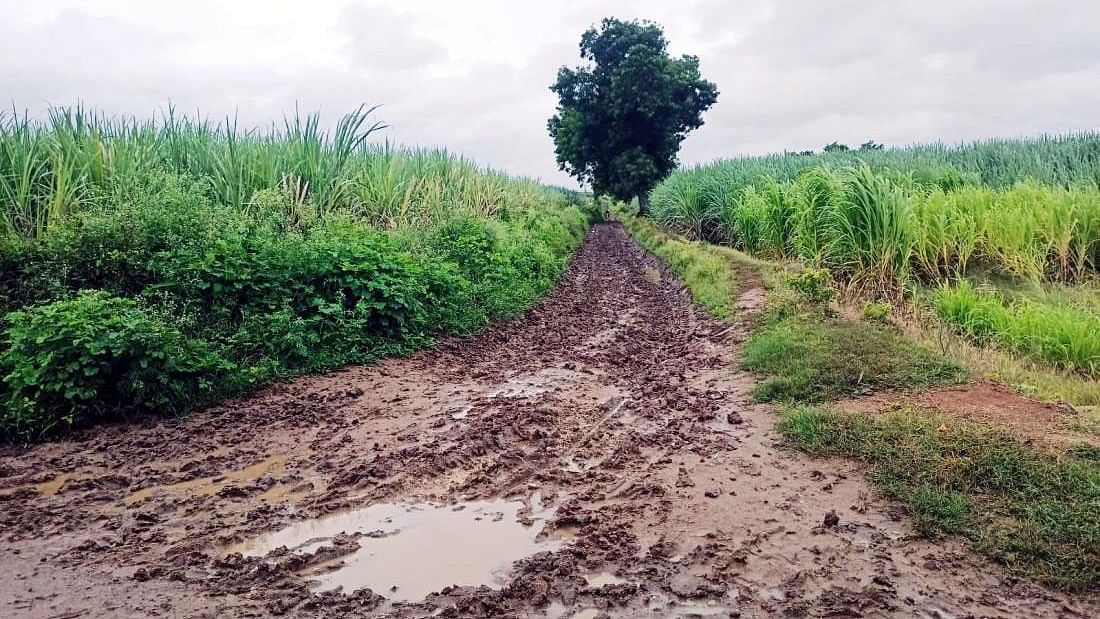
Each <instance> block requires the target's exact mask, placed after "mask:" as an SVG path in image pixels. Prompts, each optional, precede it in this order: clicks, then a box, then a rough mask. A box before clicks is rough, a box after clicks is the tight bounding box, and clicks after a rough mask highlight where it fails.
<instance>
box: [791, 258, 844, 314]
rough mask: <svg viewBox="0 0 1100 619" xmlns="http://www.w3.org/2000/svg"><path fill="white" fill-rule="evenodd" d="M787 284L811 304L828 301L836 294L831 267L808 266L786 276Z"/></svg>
mask: <svg viewBox="0 0 1100 619" xmlns="http://www.w3.org/2000/svg"><path fill="white" fill-rule="evenodd" d="M784 281H785V283H786V284H787V286H789V287H790V288H792V289H793V290H794V291H795V292H797V293H798V295H799V296H800V297H802V299H803V300H804V301H806V302H808V303H811V304H815V305H818V304H822V303H827V302H828V301H829V300H830V299H832V298H833V296H834V295H835V294H836V290H835V289H834V288H833V274H832V272H831V271H829V269H819V268H814V267H806V268H804V269H802V270H801V271H798V272H796V273H790V274H788V275H787V276H786V277H785V278H784Z"/></svg>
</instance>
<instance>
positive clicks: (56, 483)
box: [34, 473, 73, 496]
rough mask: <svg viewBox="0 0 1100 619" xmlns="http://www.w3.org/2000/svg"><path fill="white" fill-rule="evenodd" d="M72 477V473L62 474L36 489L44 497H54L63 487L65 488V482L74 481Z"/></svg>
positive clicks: (37, 486)
mask: <svg viewBox="0 0 1100 619" xmlns="http://www.w3.org/2000/svg"><path fill="white" fill-rule="evenodd" d="M72 477H73V475H72V473H62V474H60V475H58V476H57V477H54V478H53V479H51V480H50V481H45V482H42V483H40V484H38V485H36V486H35V487H34V489H35V490H37V491H38V494H40V495H42V496H53V495H55V494H57V493H58V492H60V491H61V486H64V485H65V482H67V481H69V480H70V479H72Z"/></svg>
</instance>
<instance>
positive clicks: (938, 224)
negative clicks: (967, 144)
mask: <svg viewBox="0 0 1100 619" xmlns="http://www.w3.org/2000/svg"><path fill="white" fill-rule="evenodd" d="M707 174H708V171H705V170H695V171H689V172H681V173H677V175H673V177H671V178H670V179H669V180H668V181H666V183H667V187H677V188H678V189H677V191H678V192H679V195H680V196H681V197H682V198H684V200H682V202H684V203H685V204H679V203H678V204H677V205H674V206H670V205H668V204H666V203H665V199H666V193H665V191H666V188H667V187H666V185H661V186H658V188H657V189H655V190H654V193H653V199H652V209H651V213H652V216H653V218H654V219H655V220H656V221H657V222H658V223H661V224H662V225H665V226H666V227H668V228H670V229H673V230H676V231H678V232H681V233H683V234H685V235H687V236H689V237H691V238H706V239H707V240H711V241H716V242H722V243H726V244H729V245H732V246H735V247H738V248H740V249H743V250H745V251H747V252H749V253H752V254H757V255H761V256H764V257H769V258H777V259H798V260H802V261H804V262H808V263H810V264H815V265H821V266H826V267H829V268H830V269H831V270H832V271H833V272H834V273H836V274H837V275H838V276H839V277H840V279H841V280H843V281H846V282H847V283H848V284H849V285H850V286H851V287H852V288H853V289H855V290H856V291H857V292H864V293H869V294H876V295H884V294H889V293H891V292H897V291H900V290H902V289H904V287H905V286H906V285H907V284H908V283H910V282H912V281H913V280H914V279H915V280H918V281H921V282H939V281H946V280H950V279H953V278H956V277H958V276H959V275H960V274H963V273H965V272H966V271H967V270H968V269H969V268H971V267H973V266H977V265H981V266H983V267H985V268H987V269H989V270H991V271H994V272H999V273H1002V274H1004V275H1008V276H1012V277H1017V278H1023V279H1030V280H1033V281H1068V282H1074V281H1080V280H1082V279H1085V278H1086V277H1088V276H1089V275H1090V274H1092V273H1094V272H1095V270H1096V266H1097V263H1098V262H1097V261H1098V257H1100V188H1097V187H1092V186H1070V187H1058V186H1050V185H1040V184H1037V183H1035V182H1020V183H1017V184H1015V185H1012V186H1010V187H1005V188H991V187H983V186H975V185H970V184H965V183H964V184H960V185H953V184H947V186H948V187H949V188H944V187H943V186H941V185H939V184H935V183H932V184H929V183H926V182H923V181H918V180H915V178H916V177H915V175H914V174H908V175H904V176H899V175H897V174H895V173H890V172H887V171H883V170H875V169H873V168H872V167H870V166H869V165H866V164H860V165H857V166H854V167H849V168H842V169H830V168H825V167H814V168H809V169H806V170H804V171H802V172H801V173H800V174H799V175H798V176H797V177H795V178H794V179H793V180H790V181H777V180H776V179H774V178H771V177H760V178H758V179H756V180H753V181H751V182H749V183H748V184H745V185H743V186H739V185H736V184H730V185H725V188H726V193H725V194H724V195H723V196H722V197H721V198H720V199H719V198H716V197H714V196H716V195H718V190H717V189H716V187H718V186H719V185H720V184H721V183H722V182H725V181H724V180H723V179H728V178H729V177H730V174H729V172H728V171H727V170H723V169H722V168H721V167H720V166H718V167H716V168H714V170H713V173H712V175H711V176H710V177H709V178H708V177H707ZM693 182H696V183H698V191H693V190H692V189H691V188H690V185H691V183H693ZM704 188H705V189H706V191H705V192H704V191H703V189H704ZM704 193H705V195H708V196H711V197H708V198H707V200H711V201H714V204H716V206H714V207H713V208H711V207H709V206H708V205H707V203H705V202H704V201H702V200H698V198H699V196H700V195H703V194H704ZM691 196H694V197H695V198H697V200H696V202H694V203H691V202H690V200H687V197H691ZM685 213H690V216H688V215H685ZM708 232H709V235H708Z"/></svg>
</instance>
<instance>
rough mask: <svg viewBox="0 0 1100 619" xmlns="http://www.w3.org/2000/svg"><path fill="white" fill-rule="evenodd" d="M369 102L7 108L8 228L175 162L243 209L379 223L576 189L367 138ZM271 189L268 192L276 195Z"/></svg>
mask: <svg viewBox="0 0 1100 619" xmlns="http://www.w3.org/2000/svg"><path fill="white" fill-rule="evenodd" d="M374 114H375V110H374V108H368V107H365V106H363V107H360V108H358V109H357V110H354V111H353V112H351V113H349V114H347V115H345V116H343V117H342V118H341V119H340V120H339V121H338V122H337V123H336V125H335V127H334V128H333V129H332V130H326V129H325V128H324V127H323V126H322V123H321V119H320V116H319V115H318V114H301V113H299V112H297V111H296V112H295V114H294V115H293V116H289V117H287V118H286V119H284V121H283V123H282V126H281V127H277V126H272V127H271V128H270V129H268V130H265V131H259V130H254V129H253V130H241V129H239V128H238V127H237V124H236V121H234V120H226V121H225V122H223V123H212V122H210V121H208V120H204V119H193V118H189V117H186V116H178V115H177V114H176V113H175V111H174V110H172V109H171V108H170V109H169V110H168V111H167V112H165V113H164V114H163V115H162V117H160V118H155V119H150V120H137V119H132V118H131V119H119V118H111V117H106V116H103V115H100V114H98V113H96V112H95V111H94V110H88V109H85V108H79V107H78V108H57V109H53V110H51V111H50V114H49V117H48V119H47V120H45V121H36V120H34V119H31V118H29V117H28V116H26V115H25V114H24V115H22V116H20V115H19V114H17V113H14V112H8V113H3V114H0V200H2V202H0V235H6V236H18V237H22V238H40V237H43V236H45V235H47V234H49V233H50V231H51V230H52V229H54V228H56V227H57V226H58V225H59V224H60V223H61V222H62V221H64V220H65V219H66V218H67V217H69V216H71V215H72V214H73V213H74V212H76V211H79V210H81V209H83V208H86V207H88V206H92V205H95V204H96V202H97V200H98V199H99V197H100V196H101V194H102V192H103V191H104V189H105V188H106V187H108V186H109V185H110V183H111V182H112V180H114V179H119V178H135V177H139V176H141V175H149V174H157V173H171V174H176V175H180V176H183V177H188V178H195V179H201V180H202V183H203V185H204V186H205V189H206V190H207V191H208V192H209V195H210V197H211V198H212V200H213V201H214V202H216V203H218V204H221V205H226V206H231V207H233V208H238V209H241V210H249V209H255V208H258V207H259V206H258V204H257V203H262V202H265V200H266V201H267V202H270V201H271V197H272V194H274V195H275V196H277V197H278V198H279V199H280V200H281V201H282V202H284V203H285V204H284V205H283V206H284V208H285V210H286V211H287V216H288V217H292V218H298V219H302V217H303V216H306V215H308V216H310V217H313V218H315V219H324V218H326V217H330V216H333V215H338V216H344V215H348V216H354V217H356V218H360V219H362V220H364V221H365V222H367V223H369V224H370V225H372V226H374V227H381V228H390V229H393V228H399V227H402V226H416V225H425V224H429V223H431V222H434V221H438V220H440V218H441V217H442V216H444V215H445V214H450V213H453V212H454V211H456V210H462V211H464V212H469V213H471V214H474V215H478V216H486V217H492V216H494V215H495V214H496V213H497V212H498V211H500V210H501V209H505V208H509V207H514V208H521V209H522V208H527V207H530V206H531V205H533V204H536V203H542V202H546V201H548V200H550V201H559V200H560V199H561V198H568V196H565V195H563V194H562V192H560V191H555V190H552V189H550V188H547V187H544V186H542V185H539V184H538V183H535V182H533V181H530V180H526V179H520V178H513V177H509V176H507V175H504V174H501V173H497V172H493V171H491V170H484V169H481V168H479V167H478V166H477V165H475V164H473V163H472V162H470V161H468V160H465V159H463V158H461V157H457V156H454V155H452V154H450V153H448V152H446V151H444V150H407V149H402V148H396V147H394V146H391V145H389V144H377V143H372V142H369V141H368V140H369V138H370V137H371V136H372V135H373V134H374V133H375V132H376V131H377V130H378V129H380V128H382V127H383V126H384V125H383V124H382V123H381V122H380V121H376V120H373V118H374ZM264 192H267V193H266V194H265V193H264Z"/></svg>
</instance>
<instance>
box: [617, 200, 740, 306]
mask: <svg viewBox="0 0 1100 619" xmlns="http://www.w3.org/2000/svg"><path fill="white" fill-rule="evenodd" d="M620 216H621V217H622V223H623V227H624V228H626V230H627V232H629V233H630V235H631V236H632V237H634V239H635V240H636V241H638V243H639V244H640V245H641V246H642V247H644V248H645V249H646V250H647V251H649V252H650V253H651V254H653V255H655V256H657V257H658V258H660V259H661V260H662V261H664V263H665V264H666V265H668V267H669V268H670V269H672V271H673V272H674V273H676V275H678V276H679V277H680V279H681V280H683V282H684V284H685V285H686V286H687V287H688V290H689V291H691V297H692V298H693V299H694V300H695V302H696V303H698V304H699V305H701V306H702V307H703V308H704V309H706V310H707V311H708V312H710V313H711V314H713V315H714V316H715V317H717V318H720V319H727V318H730V317H731V316H732V315H733V302H734V297H735V296H736V294H737V276H736V274H735V272H734V269H733V268H732V267H731V266H730V265H729V264H728V263H727V259H726V258H725V257H723V256H722V255H721V254H720V253H719V251H718V248H716V247H714V246H712V245H708V244H706V243H700V242H692V241H686V240H683V239H680V238H677V237H675V236H673V235H671V234H669V233H667V232H664V231H663V230H661V229H660V228H658V227H657V226H655V225H654V224H653V223H651V222H649V221H647V220H645V219H641V218H638V217H633V216H630V215H627V214H624V213H620Z"/></svg>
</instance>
